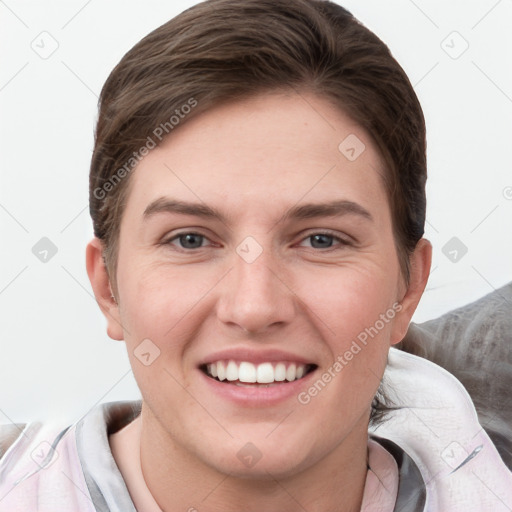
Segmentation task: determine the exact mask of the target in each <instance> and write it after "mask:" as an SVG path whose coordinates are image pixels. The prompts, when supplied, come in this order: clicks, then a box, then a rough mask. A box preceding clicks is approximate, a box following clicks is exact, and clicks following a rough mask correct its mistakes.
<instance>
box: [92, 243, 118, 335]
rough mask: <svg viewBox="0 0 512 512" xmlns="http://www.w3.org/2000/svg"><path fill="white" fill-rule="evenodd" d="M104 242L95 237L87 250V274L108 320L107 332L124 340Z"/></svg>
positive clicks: (97, 300)
mask: <svg viewBox="0 0 512 512" xmlns="http://www.w3.org/2000/svg"><path fill="white" fill-rule="evenodd" d="M103 249H104V246H103V242H102V241H101V240H100V239H99V238H97V237H94V238H93V239H92V240H91V241H90V242H89V243H88V244H87V248H86V251H85V264H86V268H87V275H88V276H89V281H90V282H91V286H92V289H93V291H94V296H95V297H96V302H97V303H98V306H99V307H100V309H101V311H102V313H103V314H104V315H105V318H106V320H107V334H108V336H109V337H110V338H112V339H113V340H119V341H120V340H123V339H124V332H123V327H122V325H121V319H120V314H119V306H118V304H117V302H116V299H115V298H114V297H113V293H112V288H111V285H110V279H109V277H108V273H107V269H106V268H105V264H104V261H103Z"/></svg>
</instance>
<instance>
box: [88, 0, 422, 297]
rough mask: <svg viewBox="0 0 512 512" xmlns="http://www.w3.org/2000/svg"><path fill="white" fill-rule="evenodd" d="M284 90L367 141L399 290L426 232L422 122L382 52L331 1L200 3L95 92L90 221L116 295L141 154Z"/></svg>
mask: <svg viewBox="0 0 512 512" xmlns="http://www.w3.org/2000/svg"><path fill="white" fill-rule="evenodd" d="M290 87H291V88H293V89H294V90H295V91H300V90H302V91H310V92H312V93H314V94H316V95H318V96H319V97H323V98H325V99H327V100H330V101H331V102H333V103H334V104H335V105H338V106H339V108H340V110H341V111H343V112H344V113H346V114H347V115H348V116H350V117H351V118H352V119H353V120H354V121H355V122H356V123H358V124H359V125H360V126H361V127H362V128H364V129H365V130H366V131H367V132H368V133H369V134H370V136H371V137H372V139H373V142H374V143H375V144H376V147H377V148H378V150H379V151H380V153H381V156H382V158H383V162H384V163H385V167H386V173H385V176H384V182H385V185H386V190H387V194H388V198H389V202H390V207H391V212H392V220H393V230H394V236H395V242H396V247H397V252H398V255H399V260H400V265H401V269H402V273H403V275H404V276H405V279H406V281H408V279H409V255H410V253H411V252H412V251H413V250H414V248H415V246H416V243H417V242H418V240H419V239H420V238H421V237H422V236H423V232H424V223H425V207H426V205H425V181H426V140H425V120H424V117H423V112H422V110H421V107H420V104H419V101H418V98H417V97H416V94H415V92H414V89H413V87H412V85H411V83H410V81H409V79H408V78H407V75H406V74H405V72H404V70H403V69H402V68H401V66H400V65H399V64H398V63H397V61H396V60H395V59H394V58H393V56H392V55H391V53H390V51H389V49H388V48H387V46H386V45H385V44H384V43H383V42H382V41H381V40H380V39H379V38H378V37H377V36H376V35H375V34H373V33H372V32H371V31H370V30H368V29H367V28H366V27H364V26H363V25H362V24H361V23H360V22H359V21H358V20H357V19H356V18H354V17H353V16H352V14H351V13H350V12H348V11H347V10H346V9H344V8H343V7H341V6H339V5H337V4H335V3H333V2H329V1H319V0H243V1H241V0H208V1H206V2H202V3H200V4H197V5H195V6H194V7H192V8H190V9H187V10H186V11H184V12H182V13H181V14H180V15H178V16H176V17H175V18H173V19H171V20H170V21H168V22H167V23H165V24H164V25H162V26H161V27H159V28H157V29H156V30H154V31H153V32H151V33H150V34H149V35H147V36H146V37H145V38H144V39H142V40H141V41H140V42H139V43H138V44H136V45H135V46H134V47H133V48H132V49H131V50H130V51H129V52H128V53H127V54H126V55H125V56H124V57H123V58H122V59H121V61H120V62H119V64H118V65H117V66H116V67H115V69H114V70H113V71H112V73H111V74H110V76H109V77H108V79H107V81H106V83H105V85H104V86H103V89H102V91H101V96H100V101H99V118H98V124H97V129H96V137H95V147H94V153H93V156H92V162H91V169H90V191H89V192H90V213H91V217H92V220H93V224H94V234H95V236H97V237H98V238H100V239H101V240H102V241H103V245H104V260H105V265H106V268H107V272H108V273H109V277H110V280H111V283H112V286H113V289H114V293H116V294H117V283H116V268H117V256H118V254H117V253H118V239H119V227H120V223H121V217H122V214H123V210H124V206H125V204H126V200H127V197H128V192H129V186H128V185H129V183H130V179H129V172H130V171H131V170H133V169H134V168H135V167H136V164H137V162H138V160H139V157H141V154H142V153H145V152H146V151H147V149H148V148H149V147H153V146H152V145H151V144H153V145H154V144H159V143H160V142H161V140H163V139H164V137H162V135H164V132H165V135H166V134H167V133H171V130H172V129H175V127H179V126H180V125H181V124H183V123H184V122H186V121H187V120H189V119H190V118H191V117H193V116H196V115H198V114H199V113H201V112H204V111H205V110H208V109H210V108H212V107H214V106H217V105H219V104H221V103H223V102H228V101H234V100H236V99H243V98H247V97H249V96H252V95H256V94H259V93H262V92H268V91H273V90H275V91H278V90H283V89H288V90H289V88H290ZM185 106H186V107H187V108H185ZM173 117H174V118H175V120H177V122H175V120H173V119H172V118H173ZM159 127H160V128H159ZM155 131H156V133H157V134H159V136H158V137H157V136H156V135H155ZM155 139H156V140H155ZM150 140H151V143H150ZM340 142H341V141H340ZM150 145H151V146H150ZM144 147H146V151H144V150H143V148H144Z"/></svg>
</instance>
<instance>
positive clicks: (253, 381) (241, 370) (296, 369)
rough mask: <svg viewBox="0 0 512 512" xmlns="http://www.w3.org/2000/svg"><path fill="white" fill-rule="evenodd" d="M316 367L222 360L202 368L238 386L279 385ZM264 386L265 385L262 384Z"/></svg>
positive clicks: (286, 363)
mask: <svg viewBox="0 0 512 512" xmlns="http://www.w3.org/2000/svg"><path fill="white" fill-rule="evenodd" d="M315 368H316V365H314V364H296V363H290V362H285V361H283V362H264V363H260V364H253V363H251V362H248V361H234V360H232V359H230V360H221V361H215V362H212V363H209V364H206V365H203V366H202V367H201V369H202V370H203V372H204V373H206V374H207V375H208V376H209V377H211V378H212V379H215V380H217V381H220V382H223V381H228V382H229V383H232V384H236V385H238V386H251V387H252V386H255V385H268V386H272V385H277V384H280V383H281V384H282V383H286V382H293V381H296V380H299V379H302V378H303V377H305V376H306V375H307V374H308V373H310V372H311V371H312V370H314V369H315ZM262 387H263V386H262Z"/></svg>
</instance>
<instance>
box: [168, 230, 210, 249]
mask: <svg viewBox="0 0 512 512" xmlns="http://www.w3.org/2000/svg"><path fill="white" fill-rule="evenodd" d="M205 240H207V238H206V237H205V236H204V235H201V234H200V233H194V232H187V233H179V234H178V235H175V236H173V237H172V238H169V240H166V241H165V242H164V245H175V244H174V241H177V242H178V243H179V244H180V246H178V248H179V249H200V248H201V247H202V246H203V242H204V241H205Z"/></svg>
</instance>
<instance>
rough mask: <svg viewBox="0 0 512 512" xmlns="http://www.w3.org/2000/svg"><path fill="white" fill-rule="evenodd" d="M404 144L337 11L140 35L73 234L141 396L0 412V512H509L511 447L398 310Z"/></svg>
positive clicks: (415, 159) (220, 8)
mask: <svg viewBox="0 0 512 512" xmlns="http://www.w3.org/2000/svg"><path fill="white" fill-rule="evenodd" d="M425 148H426V142H425V122H424V118H423V114H422V110H421V107H420V104H419V102H418V99H417V97H416V95H415V93H414V90H413V88H412V86H411V84H410V82H409V80H408V78H407V76H406V74H405V73H404V71H403V69H402V68H401V67H400V65H399V64H398V63H397V62H396V60H395V59H394V58H393V56H392V55H391V53H390V52H389V50H388V48H387V47H386V46H385V44H384V43H383V42H382V41H381V40H380V39H378V38H377V36H375V35H374V34H373V33H372V32H371V31H369V30H368V29H367V28H366V27H364V25H362V24H361V23H360V22H359V21H358V20H357V19H355V18H354V17H353V16H352V15H351V14H350V12H348V11H347V10H346V9H344V8H342V7H341V6H339V5H337V4H335V3H332V2H329V1H319V0H272V1H271V0H244V1H243V2H240V1H238V0H209V1H206V2H203V3H200V4H197V5H195V6H193V7H192V8H190V9H188V10H186V11H184V12H183V13H181V14H180V15H178V16H177V17H175V18H174V19H172V20H170V21H169V22H167V23H165V24H164V25H162V26H161V27H159V28H157V29H156V30H155V31H153V32H152V33H150V34H149V35H148V36H146V37H145V38H144V39H142V40H141V41H140V42H139V43H138V44H137V45H135V47H134V48H132V49H131V50H130V51H129V52H128V53H127V54H126V55H125V56H124V57H123V58H122V60H121V61H120V63H119V64H118V65H117V66H116V67H115V69H114V70H113V71H112V73H111V75H110V76H109V78H108V79H107V81H106V83H105V85H104V87H103V89H102V92H101V97H100V108H99V117H98V123H97V128H96V138H95V148H94V153H93V156H92V162H91V169H90V212H91V216H92V220H93V225H94V234H95V237H94V238H93V240H91V242H90V243H89V244H88V246H87V249H86V265H87V272H88V275H89V278H90V281H91V285H92V288H93V290H94V293H95V296H96V299H97V302H98V305H99V307H100V308H101V311H102V312H103V314H104V316H105V318H106V321H107V332H108V335H109V336H110V337H111V338H113V339H115V340H120V341H121V340H123V341H124V343H125V344H126V348H127V352H128V356H129V359H130V364H131V366H132V370H133V374H134V376H135V379H136V381H137V384H138V386H139V388H140V391H141V400H134V401H126V402H112V403H104V404H100V405H99V406H97V407H96V408H94V409H93V410H92V411H91V412H90V413H88V414H87V415H86V416H85V417H83V418H81V419H80V420H78V421H77V422H75V423H74V424H72V425H59V424H53V423H51V422H44V423H41V422H33V423H29V424H27V425H10V426H6V427H4V428H3V429H2V433H1V435H0V439H1V447H2V449H1V450H0V453H1V454H2V457H1V459H0V481H1V484H0V510H1V511H9V512H15V511H16V512H21V511H23V512H27V511H32V510H38V511H42V512H43V511H44V512H50V511H51V512H57V511H64V510H66V511H69V510H73V511H111V512H114V511H123V512H129V511H136V510H137V511H139V512H142V511H144V512H160V511H164V510H165V511H179V510H183V511H189V512H193V511H199V512H215V511H220V510H223V511H235V510H237V511H239V510H247V511H249V510H251V511H255V510H266V511H268V512H271V511H277V510H279V511H297V510H307V511H308V512H314V511H324V510H333V511H334V510H335V511H339V512H348V511H359V510H362V511H366V512H370V511H372V512H374V511H382V512H391V511H429V512H430V511H438V512H447V511H450V512H451V511H459V510H460V511H462V510H464V511H484V510H493V511H500V510H503V511H504V510H510V509H511V507H512V475H511V472H510V469H509V467H507V465H506V464H505V460H508V461H509V462H510V459H507V458H506V453H505V452H506V450H507V449H508V447H509V444H507V442H506V439H503V440H502V441H503V442H501V443H498V440H499V439H501V438H499V432H497V431H494V434H492V435H493V439H495V440H496V441H495V442H493V440H492V439H491V437H490V435H489V434H488V433H487V432H486V430H485V429H484V428H483V427H482V425H481V424H480V422H479V419H478V413H477V410H476V408H475V403H474V402H473V401H472V399H471V397H470V395H469V394H468V392H467V391H466V389H465V388H464V386H463V385H462V384H461V382H460V381H459V380H458V379H457V378H456V376H454V375H453V374H452V373H450V372H448V371H447V370H445V369H443V368H442V367H441V366H439V365H438V364H436V363H434V362H432V361H429V359H428V358H427V357H424V354H423V357H422V355H421V354H418V353H419V352H420V351H421V350H422V349H425V348H428V347H429V345H428V343H429V340H430V341H432V340H434V341H435V342H436V343H437V344H441V345H442V344H443V343H444V341H445V340H444V339H442V337H441V339H439V340H436V333H441V332H443V331H442V330H441V331H436V330H435V329H434V330H429V328H428V326H427V327H425V328H424V329H423V330H421V329H420V328H419V327H416V328H415V327H414V325H412V326H410V322H411V318H412V315H413V313H414V311H415V309H416V307H417V305H418V302H419V300H420V298H421V295H422V293H423V291H424V289H425V286H426V283H427V279H428V275H429V270H430V262H431V251H432V248H431V245H430V243H429V242H428V241H427V240H426V239H425V238H423V228H424V222H425V181H426V151H425ZM500 293H502V292H500ZM495 299H496V296H493V300H495ZM486 300H488V299H486ZM445 323H446V319H443V320H442V321H441V324H437V325H445ZM429 333H430V334H429ZM454 343H455V341H454ZM395 346H398V347H400V348H402V350H400V349H398V348H395ZM415 352H417V353H415ZM498 430H499V429H498ZM498 447H500V451H498Z"/></svg>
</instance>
